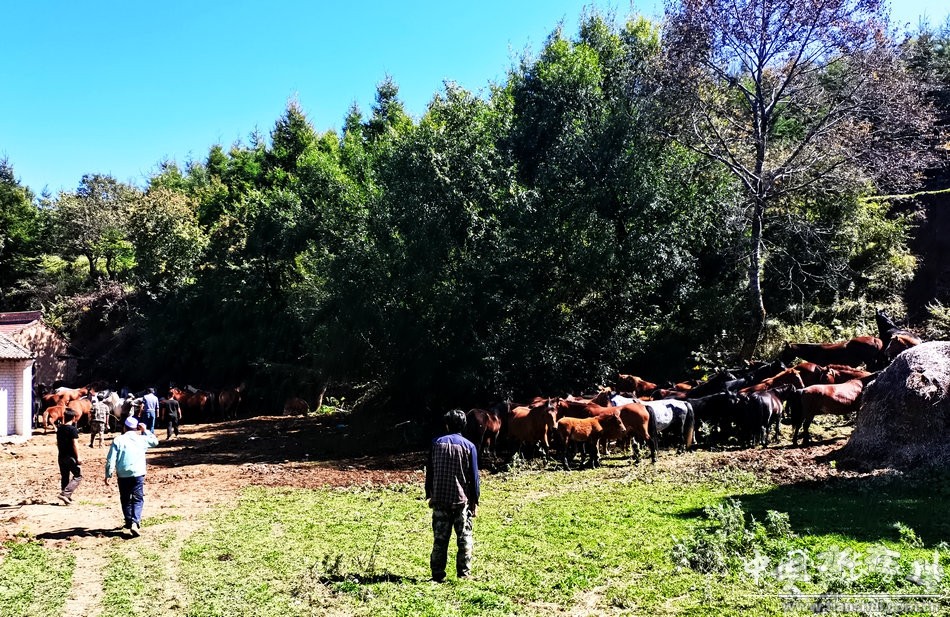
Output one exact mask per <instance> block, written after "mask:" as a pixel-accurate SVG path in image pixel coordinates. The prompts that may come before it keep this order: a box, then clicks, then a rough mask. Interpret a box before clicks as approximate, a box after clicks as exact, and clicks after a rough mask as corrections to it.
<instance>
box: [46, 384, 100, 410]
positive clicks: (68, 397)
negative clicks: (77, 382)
mask: <svg viewBox="0 0 950 617" xmlns="http://www.w3.org/2000/svg"><path fill="white" fill-rule="evenodd" d="M89 392H90V390H89V388H58V389H57V390H56V392H50V393H49V394H44V395H43V404H44V405H45V406H46V407H55V406H56V405H66V403H69V402H70V401H75V400H76V399H80V398H82V397H84V396H86V395H88V394H89Z"/></svg>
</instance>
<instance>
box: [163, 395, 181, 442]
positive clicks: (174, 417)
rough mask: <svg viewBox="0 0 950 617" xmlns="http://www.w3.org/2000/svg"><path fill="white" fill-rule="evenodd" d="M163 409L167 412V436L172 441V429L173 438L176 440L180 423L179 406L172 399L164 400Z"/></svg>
mask: <svg viewBox="0 0 950 617" xmlns="http://www.w3.org/2000/svg"><path fill="white" fill-rule="evenodd" d="M165 408H166V409H167V410H168V417H167V419H168V436H167V439H169V440H171V439H172V429H173V428H174V431H175V438H176V439H177V438H178V423H179V422H180V421H181V405H179V404H178V401H176V400H175V399H173V398H170V397H169V398H167V399H165Z"/></svg>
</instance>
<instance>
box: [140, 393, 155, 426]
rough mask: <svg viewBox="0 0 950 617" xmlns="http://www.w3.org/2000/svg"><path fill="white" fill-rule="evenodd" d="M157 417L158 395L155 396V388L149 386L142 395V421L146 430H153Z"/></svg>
mask: <svg viewBox="0 0 950 617" xmlns="http://www.w3.org/2000/svg"><path fill="white" fill-rule="evenodd" d="M157 417H158V397H157V396H155V388H149V389H148V392H147V393H146V394H145V396H143V397H142V422H144V423H145V427H146V428H147V429H148V432H150V433H154V432H155V418H157Z"/></svg>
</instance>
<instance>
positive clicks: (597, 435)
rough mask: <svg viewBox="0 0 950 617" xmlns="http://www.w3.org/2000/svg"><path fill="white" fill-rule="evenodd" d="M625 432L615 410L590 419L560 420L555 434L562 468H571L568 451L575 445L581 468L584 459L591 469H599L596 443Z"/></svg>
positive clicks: (619, 435)
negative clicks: (577, 449) (578, 450)
mask: <svg viewBox="0 0 950 617" xmlns="http://www.w3.org/2000/svg"><path fill="white" fill-rule="evenodd" d="M626 432H627V431H626V428H625V427H624V425H623V422H622V421H621V419H620V413H619V412H617V411H616V410H615V411H614V412H613V413H610V414H604V415H601V416H596V417H592V418H561V419H560V420H558V421H557V434H558V437H560V439H561V448H562V450H561V451H562V454H563V461H564V468H565V469H568V470H569V469H570V468H571V466H570V463H569V462H568V449H569V448H570V447H572V446H574V445H577V444H579V445H580V447H581V467H583V466H584V459H585V458H587V459H588V460H589V462H590V465H591V467H600V459H599V458H598V456H597V451H598V447H597V446H598V442H599V441H602V440H606V439H611V438H615V439H616V438H619V437H622V436H623V435H624V434H626ZM588 445H590V448H588V447H587V446H588Z"/></svg>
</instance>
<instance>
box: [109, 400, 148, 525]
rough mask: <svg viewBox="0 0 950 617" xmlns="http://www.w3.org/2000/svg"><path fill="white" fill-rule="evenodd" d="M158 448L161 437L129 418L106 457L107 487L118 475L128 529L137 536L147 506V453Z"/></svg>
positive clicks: (113, 441)
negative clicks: (152, 448)
mask: <svg viewBox="0 0 950 617" xmlns="http://www.w3.org/2000/svg"><path fill="white" fill-rule="evenodd" d="M157 445H158V437H156V436H155V433H153V432H151V431H150V430H148V427H147V426H146V425H145V424H144V423H142V422H139V421H138V420H136V419H135V418H133V417H132V416H129V417H128V418H126V419H125V424H124V425H123V426H122V434H121V435H119V436H118V437H116V438H115V439H114V440H112V446H111V447H110V448H109V453H108V454H107V455H106V477H105V483H106V486H108V485H109V478H111V477H112V474H113V473H114V474H115V475H116V477H117V478H118V480H117V483H118V485H119V501H120V502H121V504H122V514H123V515H124V516H125V528H126V529H128V530H129V531H130V532H131V533H132V535H133V536H138V535H139V533H141V529H142V508H143V506H144V505H145V451H146V450H148V449H149V448H151V447H152V446H157Z"/></svg>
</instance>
